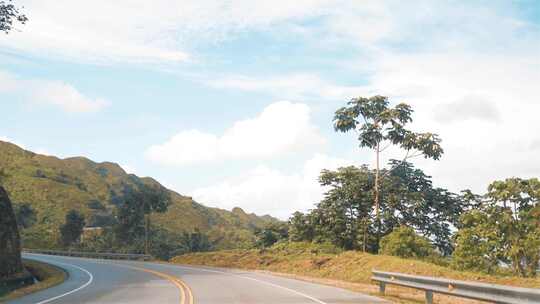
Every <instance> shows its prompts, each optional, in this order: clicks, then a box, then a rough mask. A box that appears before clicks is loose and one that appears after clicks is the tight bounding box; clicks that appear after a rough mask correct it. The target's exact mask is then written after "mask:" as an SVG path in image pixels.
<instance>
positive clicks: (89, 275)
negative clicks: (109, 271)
mask: <svg viewBox="0 0 540 304" xmlns="http://www.w3.org/2000/svg"><path fill="white" fill-rule="evenodd" d="M54 263H56V264H61V265H65V266H71V267H75V268H77V269H80V270H82V271H84V272H86V274H87V275H88V277H89V278H90V279H89V280H88V282H86V283H84V284H83V285H81V286H79V287H78V288H75V289H73V290H71V291H68V292H66V293H64V294H61V295H59V296H56V297H53V298H50V299H47V300H43V301H41V302H38V303H36V304H45V303H49V302H52V301H54V300H58V299H60V298H63V297H65V296H67V295H70V294H72V293H75V292H77V291H79V290H81V289H83V288H85V287H86V286H88V285H90V284H92V281H94V276H93V275H92V274H91V273H90V271H88V270H86V269H84V268H82V267H79V266H75V265H72V264H66V263H61V262H56V261H54ZM51 264H52V263H51Z"/></svg>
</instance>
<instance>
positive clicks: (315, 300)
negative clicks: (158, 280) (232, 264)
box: [175, 265, 328, 304]
mask: <svg viewBox="0 0 540 304" xmlns="http://www.w3.org/2000/svg"><path fill="white" fill-rule="evenodd" d="M175 266H176V265H175ZM176 267H180V268H186V269H191V270H200V271H206V272H215V273H223V274H227V275H231V276H235V277H239V278H242V279H247V280H253V281H257V282H259V283H263V284H266V285H270V286H274V287H278V288H281V289H284V290H287V291H290V292H293V293H296V294H298V295H300V296H302V297H305V298H307V299H310V300H312V301H313V302H315V303H319V304H328V303H325V302H323V301H321V300H319V299H317V298H314V297H312V296H310V295H307V294H305V293H301V292H299V291H296V290H294V289H290V288H287V287H284V286H281V285H278V284H274V283H270V282H267V281H263V280H258V279H255V278H250V277H245V276H241V275H237V274H234V273H231V272H225V271H218V270H210V269H204V268H195V267H187V266H176Z"/></svg>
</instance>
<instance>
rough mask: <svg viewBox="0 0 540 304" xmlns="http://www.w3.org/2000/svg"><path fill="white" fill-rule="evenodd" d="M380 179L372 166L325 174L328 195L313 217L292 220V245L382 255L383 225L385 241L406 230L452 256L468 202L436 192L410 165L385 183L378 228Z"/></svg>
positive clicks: (403, 167) (396, 172)
mask: <svg viewBox="0 0 540 304" xmlns="http://www.w3.org/2000/svg"><path fill="white" fill-rule="evenodd" d="M395 162H396V161H391V162H390V164H391V165H392V164H395ZM382 172H383V173H386V172H387V171H386V170H383V171H382ZM375 174H376V173H375V171H374V170H371V169H369V168H368V167H367V166H362V167H352V166H351V167H344V168H339V169H338V170H336V171H329V170H323V171H322V172H321V176H320V183H321V185H323V186H325V187H327V188H328V191H327V192H326V193H325V195H324V198H323V200H322V201H321V202H320V203H319V204H318V205H317V207H316V208H315V209H314V210H312V211H311V212H310V213H309V214H307V215H303V214H300V213H297V214H295V215H293V217H291V219H290V221H289V223H290V227H291V228H290V230H291V240H294V241H316V242H325V241H328V242H331V243H332V244H334V245H336V246H338V247H340V248H343V249H362V250H364V251H368V252H377V250H378V242H377V238H376V237H374V235H376V231H377V229H378V227H377V226H379V227H380V232H381V234H382V235H383V236H384V235H387V234H389V233H391V232H392V231H393V230H394V229H396V228H398V227H400V226H402V225H406V226H409V227H411V228H413V229H414V230H416V231H418V232H420V233H421V234H422V235H423V236H424V237H427V238H429V239H430V240H432V241H433V243H434V244H435V245H436V246H437V248H438V250H439V251H440V252H441V253H443V254H445V255H448V254H450V253H451V252H452V250H453V247H452V240H451V235H452V232H451V227H452V226H453V225H456V224H457V223H458V221H459V216H460V214H462V213H463V212H464V210H467V208H468V206H469V205H468V203H467V202H466V201H465V200H464V199H463V198H462V197H461V196H459V195H457V194H454V193H451V192H449V191H447V190H446V189H442V188H437V187H434V186H433V184H432V182H431V177H430V176H427V175H425V174H424V172H423V171H422V170H420V169H416V168H414V167H413V166H412V164H410V163H408V162H405V163H403V164H402V165H401V166H399V167H397V168H396V169H395V170H392V171H391V172H390V173H389V174H388V177H387V178H386V179H385V180H384V182H383V183H382V189H383V192H382V193H381V194H382V195H381V197H380V198H381V201H380V208H381V215H382V217H381V221H380V224H379V225H378V223H377V221H376V218H375V215H374V214H373V204H374V202H373V197H374V180H375ZM308 232H309V233H308Z"/></svg>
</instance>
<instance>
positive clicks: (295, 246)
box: [171, 241, 540, 303]
mask: <svg viewBox="0 0 540 304" xmlns="http://www.w3.org/2000/svg"><path fill="white" fill-rule="evenodd" d="M171 262H173V263H177V264H188V265H206V266H214V267H227V268H236V269H249V270H262V271H270V272H273V273H277V274H281V275H284V274H285V275H286V276H288V277H292V278H297V279H302V280H308V281H313V282H318V283H323V284H328V285H333V286H337V287H342V288H346V289H351V290H355V291H359V292H364V293H368V294H372V295H378V287H377V286H375V285H373V284H372V283H371V280H370V278H371V270H372V269H377V270H382V271H394V272H401V273H408V274H415V275H425V276H434V277H445V278H452V279H457V280H466V281H475V282H489V283H495V284H503V285H511V286H520V287H531V288H540V279H539V278H520V277H516V276H514V275H513V274H512V272H511V271H504V269H500V272H497V273H494V274H492V275H489V274H485V273H481V272H472V271H458V270H455V269H453V268H451V267H448V266H444V264H440V263H437V264H434V263H432V262H429V261H426V260H420V259H404V258H399V257H395V256H389V255H384V254H379V255H375V254H371V253H364V252H361V251H356V250H348V251H344V250H342V249H340V248H337V247H335V246H333V245H331V244H328V243H323V244H315V243H309V242H287V241H282V242H278V243H276V244H275V245H273V246H271V247H268V248H265V249H252V250H226V251H217V252H206V253H191V254H185V255H182V256H178V257H175V258H173V259H172V260H171ZM387 295H388V296H389V297H388V299H389V300H392V301H395V302H398V303H423V294H422V293H421V292H418V291H415V290H412V289H407V288H400V287H395V286H388V287H387ZM436 300H437V303H473V302H469V301H467V300H463V299H460V298H452V297H446V296H441V295H436Z"/></svg>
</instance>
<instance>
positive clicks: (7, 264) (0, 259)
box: [0, 186, 23, 279]
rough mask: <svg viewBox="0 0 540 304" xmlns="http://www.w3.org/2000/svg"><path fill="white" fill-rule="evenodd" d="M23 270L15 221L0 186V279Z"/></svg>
mask: <svg viewBox="0 0 540 304" xmlns="http://www.w3.org/2000/svg"><path fill="white" fill-rule="evenodd" d="M22 270H23V267H22V262H21V241H20V237H19V230H18V229H17V221H16V220H15V214H14V213H13V208H12V206H11V201H10V200H9V197H8V194H7V192H6V190H5V189H4V188H3V187H1V186H0V279H6V278H9V277H10V276H12V275H14V274H17V273H19V272H21V271H22Z"/></svg>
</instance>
